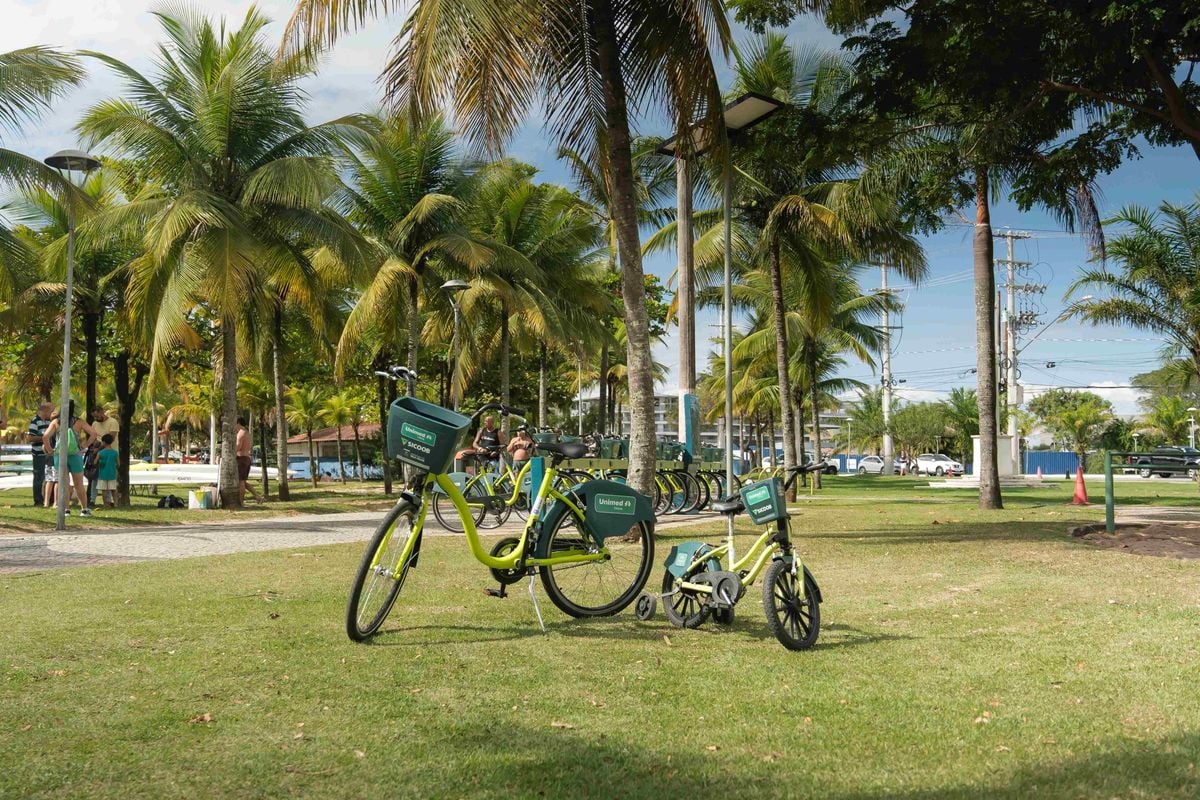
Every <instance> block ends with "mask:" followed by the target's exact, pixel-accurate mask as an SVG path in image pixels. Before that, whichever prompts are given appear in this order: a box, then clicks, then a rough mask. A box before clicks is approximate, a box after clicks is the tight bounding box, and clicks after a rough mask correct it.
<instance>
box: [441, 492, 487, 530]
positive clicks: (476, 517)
mask: <svg viewBox="0 0 1200 800" xmlns="http://www.w3.org/2000/svg"><path fill="white" fill-rule="evenodd" d="M482 484H483V481H480V480H472V482H471V483H468V484H467V489H466V491H465V492H463V496H464V497H465V498H466V500H467V507H468V508H469V509H470V511H471V521H472V522H474V523H475V527H476V528H478V527H480V524H481V523H482V522H483V515H484V513H485V511H484V506H483V498H484V497H485V496H486V495H487V488H486V487H484V486H483V485H482ZM433 515H434V516H435V517H437V521H438V524H439V525H441V526H442V527H443V528H445V529H446V530H448V531H453V532H454V533H463V532H464V530H465V528H464V527H463V521H462V517H460V516H459V515H458V509H457V508H455V507H454V502H453V501H452V500H451V499H450V495H448V494H443V493H442V492H441V491H435V492H434V493H433Z"/></svg>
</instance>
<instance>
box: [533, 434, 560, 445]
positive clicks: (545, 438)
mask: <svg viewBox="0 0 1200 800" xmlns="http://www.w3.org/2000/svg"><path fill="white" fill-rule="evenodd" d="M533 440H534V441H535V442H537V443H538V444H554V443H555V442H557V441H558V434H557V433H554V432H553V431H551V432H549V433H535V434H533Z"/></svg>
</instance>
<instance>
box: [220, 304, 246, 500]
mask: <svg viewBox="0 0 1200 800" xmlns="http://www.w3.org/2000/svg"><path fill="white" fill-rule="evenodd" d="M237 387H238V367H237V323H236V322H235V321H234V318H233V314H232V313H231V312H230V311H228V310H226V311H225V312H224V313H223V314H221V469H220V471H219V473H218V474H219V476H220V491H221V506H222V508H235V509H236V508H241V507H242V506H241V503H240V502H238V466H237V409H238V406H237Z"/></svg>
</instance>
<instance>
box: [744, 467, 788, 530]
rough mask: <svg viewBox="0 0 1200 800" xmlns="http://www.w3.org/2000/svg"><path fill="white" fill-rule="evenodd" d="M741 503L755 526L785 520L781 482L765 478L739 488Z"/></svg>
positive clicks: (776, 479)
mask: <svg viewBox="0 0 1200 800" xmlns="http://www.w3.org/2000/svg"><path fill="white" fill-rule="evenodd" d="M740 494H741V496H742V503H743V504H745V506H746V513H747V514H749V515H750V520H751V521H752V522H753V523H754V524H755V525H766V524H767V523H768V522H775V521H776V520H781V519H786V518H787V503H786V502H785V500H784V496H783V481H782V480H780V479H779V478H767V479H766V480H762V481H755V482H754V483H748V484H746V485H745V486H743V487H742V488H741V491H740Z"/></svg>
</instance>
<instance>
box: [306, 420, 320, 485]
mask: <svg viewBox="0 0 1200 800" xmlns="http://www.w3.org/2000/svg"><path fill="white" fill-rule="evenodd" d="M304 436H305V438H307V439H308V471H309V473H310V474H311V475H312V485H313V488H314V489H315V488H317V457H316V455H314V454H313V440H312V428H309V427H307V426H306V427H305V428H304Z"/></svg>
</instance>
